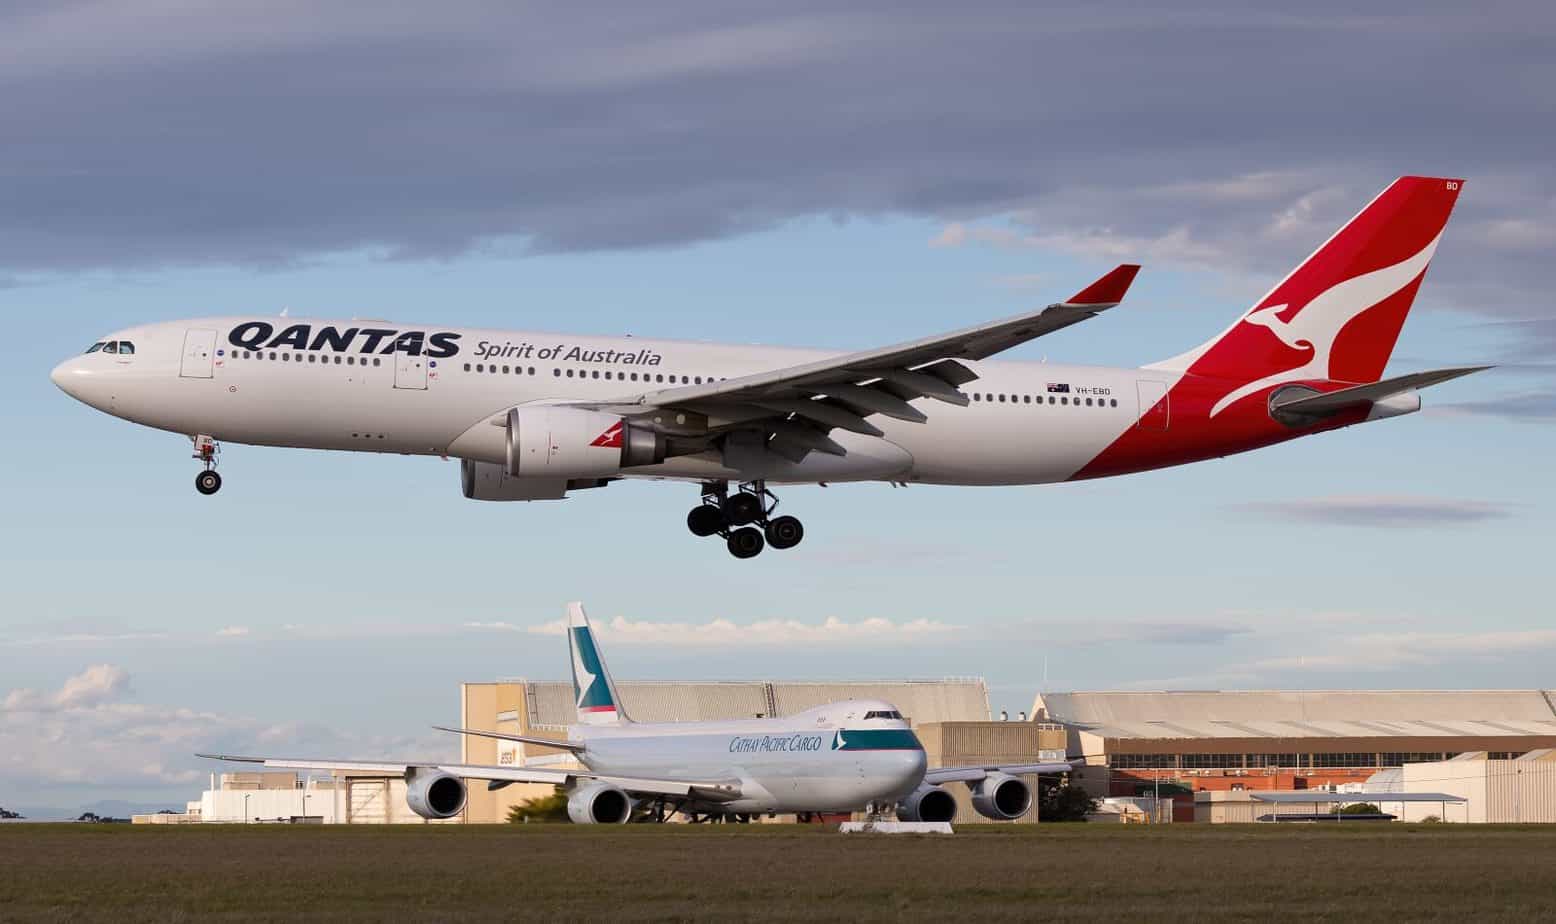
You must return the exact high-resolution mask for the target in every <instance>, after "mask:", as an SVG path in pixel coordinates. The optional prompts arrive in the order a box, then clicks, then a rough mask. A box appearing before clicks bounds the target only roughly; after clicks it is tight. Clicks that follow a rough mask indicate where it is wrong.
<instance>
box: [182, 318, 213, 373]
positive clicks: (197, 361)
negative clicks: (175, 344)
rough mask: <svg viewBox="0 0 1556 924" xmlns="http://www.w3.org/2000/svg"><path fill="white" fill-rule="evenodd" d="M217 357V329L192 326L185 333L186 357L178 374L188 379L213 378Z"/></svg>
mask: <svg viewBox="0 0 1556 924" xmlns="http://www.w3.org/2000/svg"><path fill="white" fill-rule="evenodd" d="M215 359H216V331H214V330H203V329H200V328H190V329H189V331H188V332H186V333H185V334H184V359H183V362H182V364H180V365H179V367H178V374H179V375H180V376H183V377H184V378H186V379H208V378H211V375H212V373H211V368H212V364H213V363H214V362H215Z"/></svg>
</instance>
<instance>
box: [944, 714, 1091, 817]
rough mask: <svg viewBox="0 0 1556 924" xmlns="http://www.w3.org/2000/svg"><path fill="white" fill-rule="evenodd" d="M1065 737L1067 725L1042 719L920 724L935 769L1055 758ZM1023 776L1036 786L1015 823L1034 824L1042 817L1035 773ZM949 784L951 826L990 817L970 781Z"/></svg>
mask: <svg viewBox="0 0 1556 924" xmlns="http://www.w3.org/2000/svg"><path fill="white" fill-rule="evenodd" d="M1065 735H1066V731H1065V729H1064V727H1063V726H1061V725H1050V724H1046V723H1039V722H930V723H927V724H924V725H921V726H919V728H918V736H919V740H920V741H922V742H923V743H924V752H925V755H926V756H927V757H928V759H929V766H930V767H931V768H934V767H961V766H975V765H978V764H1031V763H1038V762H1040V761H1041V760H1044V759H1057V758H1053V755H1054V754H1055V753H1057V754H1060V755H1062V754H1063V752H1064V747H1065ZM1042 755H1048V756H1047V757H1044V756H1042ZM1021 779H1022V780H1023V781H1025V782H1026V784H1027V786H1029V787H1031V789H1032V807H1031V809H1029V810H1028V811H1027V813H1026V814H1025V815H1023V816H1022V817H1020V818H1017V819H1015V821H1017V822H1020V823H1025V824H1034V823H1036V822H1037V821H1038V812H1037V775H1036V774H1024V775H1023V776H1022V777H1021ZM945 788H946V789H947V790H948V791H949V792H950V793H951V794H952V795H954V796H955V797H956V817H955V818H954V819H952V823H953V824H976V823H979V822H988V821H990V820H991V819H988V818H985V817H983V816H982V815H980V814H978V811H977V809H974V808H973V805H972V790H971V789H969V788H968V786H967V784H965V783H948V784H946V787H945Z"/></svg>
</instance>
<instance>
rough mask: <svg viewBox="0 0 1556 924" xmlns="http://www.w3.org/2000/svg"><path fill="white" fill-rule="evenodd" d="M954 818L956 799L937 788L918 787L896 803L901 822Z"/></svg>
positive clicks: (948, 819)
mask: <svg viewBox="0 0 1556 924" xmlns="http://www.w3.org/2000/svg"><path fill="white" fill-rule="evenodd" d="M955 817H956V797H955V796H953V795H951V794H950V793H949V792H947V791H945V790H944V789H941V788H940V787H939V786H928V785H923V786H920V787H919V788H917V789H915V790H913V791H912V792H911V793H909V794H908V796H907V798H905V799H903V800H902V801H901V802H898V803H897V818H898V819H899V820H901V821H950V820H951V819H953V818H955Z"/></svg>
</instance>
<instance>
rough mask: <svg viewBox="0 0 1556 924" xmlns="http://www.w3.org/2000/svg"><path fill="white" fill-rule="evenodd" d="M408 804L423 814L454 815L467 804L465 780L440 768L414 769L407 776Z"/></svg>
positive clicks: (428, 816) (424, 816)
mask: <svg viewBox="0 0 1556 924" xmlns="http://www.w3.org/2000/svg"><path fill="white" fill-rule="evenodd" d="M405 804H406V805H409V806H410V807H411V811H413V812H415V813H416V814H418V815H420V816H421V817H423V818H453V817H454V816H455V815H458V814H459V811H460V809H463V808H464V807H465V781H464V780H462V779H460V778H459V777H457V776H451V775H449V774H447V773H444V772H443V771H441V770H420V769H413V770H412V771H411V772H410V774H409V775H407V776H406V779H405Z"/></svg>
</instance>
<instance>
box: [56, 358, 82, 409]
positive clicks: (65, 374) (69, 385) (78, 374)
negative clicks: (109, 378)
mask: <svg viewBox="0 0 1556 924" xmlns="http://www.w3.org/2000/svg"><path fill="white" fill-rule="evenodd" d="M86 379H87V370H85V369H82V368H81V363H80V357H71V358H70V359H67V360H65V361H64V362H62V363H60V364H59V365H57V366H55V367H54V369H53V371H51V372H50V373H49V380H50V381H52V382H53V383H54V384H55V385H57V386H59V390H60V391H62V392H64V393H65V394H67V395H69V396H70V397H72V398H75V399H76V400H77V401H80V402H82V403H83V404H91V403H92V402H91V401H88V400H87V396H86V386H87V381H86Z"/></svg>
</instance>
